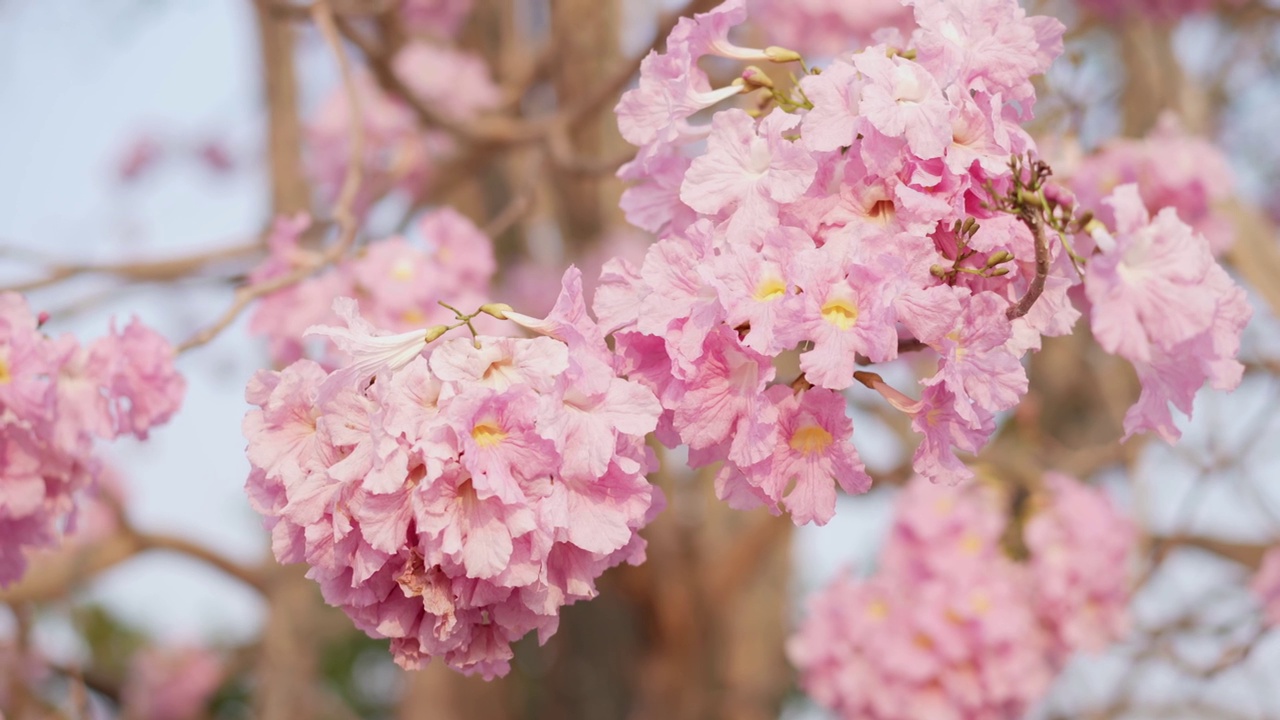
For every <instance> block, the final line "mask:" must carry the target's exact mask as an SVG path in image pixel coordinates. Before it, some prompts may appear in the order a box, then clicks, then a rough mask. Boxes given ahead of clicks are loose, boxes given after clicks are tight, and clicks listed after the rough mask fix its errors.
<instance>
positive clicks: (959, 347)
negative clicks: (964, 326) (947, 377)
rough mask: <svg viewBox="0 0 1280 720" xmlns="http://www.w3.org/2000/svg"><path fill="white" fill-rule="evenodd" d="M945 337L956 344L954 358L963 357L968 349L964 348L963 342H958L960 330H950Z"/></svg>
mask: <svg viewBox="0 0 1280 720" xmlns="http://www.w3.org/2000/svg"><path fill="white" fill-rule="evenodd" d="M947 339H948V340H950V341H951V342H953V343H955V344H956V359H957V360H960V359H962V358H964V356H965V354H966V353H967V352H968V351H967V350H965V347H964V343H962V342H960V331H959V330H952V331H951V332H949V333H947Z"/></svg>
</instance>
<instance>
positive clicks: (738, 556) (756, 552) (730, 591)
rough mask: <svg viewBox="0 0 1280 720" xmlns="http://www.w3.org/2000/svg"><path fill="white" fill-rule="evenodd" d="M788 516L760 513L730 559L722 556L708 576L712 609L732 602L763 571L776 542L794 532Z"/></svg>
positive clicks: (708, 594) (735, 543)
mask: <svg viewBox="0 0 1280 720" xmlns="http://www.w3.org/2000/svg"><path fill="white" fill-rule="evenodd" d="M792 527H793V525H792V523H791V519H790V518H788V517H775V516H773V515H768V514H763V513H762V514H760V515H759V516H758V517H757V518H756V519H755V521H754V522H753V523H752V524H751V525H749V526H748V527H747V528H746V529H745V530H744V531H743V532H742V533H741V534H739V535H738V536H737V537H736V538H735V539H734V540H735V541H734V543H733V547H731V548H730V549H729V551H728V554H727V556H722V557H718V558H717V560H716V568H715V570H714V571H713V572H711V573H710V574H709V575H708V576H707V589H706V595H707V598H708V602H709V603H710V605H711V606H712V607H723V606H724V605H725V604H726V603H729V602H732V600H733V598H734V597H735V596H736V595H737V594H738V593H739V591H740V590H741V589H742V588H743V587H744V586H745V585H746V584H747V583H748V582H749V581H750V580H751V577H752V575H753V574H754V573H755V572H757V571H759V570H760V569H761V558H762V557H764V555H765V554H766V553H767V552H768V551H769V548H770V547H772V546H773V545H774V544H775V543H777V542H780V541H781V540H782V539H783V538H785V537H787V535H789V534H790V533H791V528H792Z"/></svg>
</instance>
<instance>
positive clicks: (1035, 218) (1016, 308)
mask: <svg viewBox="0 0 1280 720" xmlns="http://www.w3.org/2000/svg"><path fill="white" fill-rule="evenodd" d="M1018 219H1019V220H1021V221H1022V224H1023V225H1026V226H1027V229H1028V230H1030V231H1031V236H1032V237H1033V238H1035V244H1036V274H1035V277H1033V278H1031V285H1030V286H1029V287H1028V288H1027V292H1026V294H1025V295H1023V296H1022V297H1021V298H1020V299H1019V300H1018V302H1017V303H1016V304H1014V305H1011V306H1009V309H1008V310H1006V311H1005V316H1006V317H1008V318H1009V319H1010V320H1017V319H1018V318H1020V317H1022V316H1023V315H1026V314H1027V313H1028V312H1030V311H1031V306H1033V305H1035V304H1036V300H1039V299H1040V294H1041V293H1043V292H1044V281H1045V278H1047V277H1048V276H1049V244H1048V242H1047V241H1046V240H1045V239H1044V224H1043V222H1042V221H1041V219H1040V215H1039V214H1038V213H1036V212H1034V211H1033V210H1032V209H1024V210H1023V211H1022V212H1020V213H1018Z"/></svg>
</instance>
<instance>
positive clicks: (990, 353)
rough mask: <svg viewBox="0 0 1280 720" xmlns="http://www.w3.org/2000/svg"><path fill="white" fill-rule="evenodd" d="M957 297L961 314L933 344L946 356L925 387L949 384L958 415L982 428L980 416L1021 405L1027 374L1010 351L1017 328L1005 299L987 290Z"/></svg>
mask: <svg viewBox="0 0 1280 720" xmlns="http://www.w3.org/2000/svg"><path fill="white" fill-rule="evenodd" d="M957 295H958V297H959V299H960V301H961V307H962V308H963V311H962V314H961V316H960V318H959V320H958V322H957V324H956V326H955V328H954V329H953V330H952V331H951V332H949V333H947V334H946V335H945V336H944V337H943V338H942V339H941V340H939V341H937V342H936V343H935V344H934V347H936V348H937V350H938V353H939V354H940V355H941V356H942V358H941V360H940V362H939V364H938V374H937V375H935V376H934V377H932V378H929V379H928V380H925V381H924V384H925V385H937V384H943V385H945V386H946V387H947V389H948V390H949V391H950V392H951V394H952V395H953V396H955V398H956V403H955V408H956V411H957V412H958V413H959V415H960V416H961V417H962V418H964V419H965V420H966V422H969V423H970V424H971V426H972V427H978V426H980V425H981V424H982V419H981V416H980V412H985V413H987V414H994V413H996V412H999V411H1001V410H1007V409H1008V408H1011V407H1013V406H1014V405H1017V404H1018V400H1019V398H1021V397H1022V396H1023V395H1025V394H1026V392H1027V372H1026V370H1025V369H1024V368H1023V367H1022V363H1021V362H1020V361H1019V360H1018V356H1017V355H1015V354H1013V352H1012V351H1011V350H1010V349H1009V347H1008V342H1009V340H1010V339H1011V338H1012V337H1013V328H1012V326H1011V324H1010V322H1009V320H1008V318H1006V317H1005V313H1004V311H1005V308H1006V307H1007V305H1006V303H1005V301H1004V300H1002V299H1000V298H999V297H998V296H996V295H995V294H994V293H989V292H984V293H977V294H974V295H968V294H967V293H964V292H961V291H957ZM969 401H972V405H970V403H969Z"/></svg>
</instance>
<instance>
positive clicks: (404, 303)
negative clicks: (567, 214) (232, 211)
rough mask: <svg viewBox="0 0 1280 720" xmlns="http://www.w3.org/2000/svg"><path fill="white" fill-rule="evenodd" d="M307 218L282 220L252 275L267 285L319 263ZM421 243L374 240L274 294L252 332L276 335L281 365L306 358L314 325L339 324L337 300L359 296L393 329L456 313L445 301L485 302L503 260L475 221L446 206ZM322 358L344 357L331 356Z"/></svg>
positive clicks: (420, 229) (418, 229) (428, 223)
mask: <svg viewBox="0 0 1280 720" xmlns="http://www.w3.org/2000/svg"><path fill="white" fill-rule="evenodd" d="M310 224H311V223H310V220H308V219H307V218H306V217H305V216H299V217H296V218H281V219H279V220H277V221H276V225H275V227H274V229H273V231H272V233H271V235H270V237H269V238H268V246H269V248H270V253H269V255H268V257H267V258H266V259H265V260H264V261H263V262H262V264H261V265H259V266H258V267H257V268H256V269H255V270H254V271H253V273H251V274H250V278H249V279H250V281H251V282H262V281H264V280H268V279H270V278H273V277H277V276H280V275H284V274H287V273H289V272H290V271H292V270H294V269H296V268H299V267H305V266H307V265H309V264H311V263H313V262H314V261H315V255H316V253H315V252H314V251H311V250H309V249H307V248H306V247H305V246H304V245H303V244H302V242H301V238H302V236H303V234H304V233H305V232H306V231H307V229H308V228H309V227H310ZM413 235H415V236H416V242H411V241H410V240H408V239H406V238H402V237H393V238H389V239H386V240H381V241H379V242H375V243H371V244H369V245H368V246H366V247H365V248H363V249H362V250H361V252H360V253H359V254H358V255H357V256H356V257H355V258H353V259H351V260H347V261H344V262H342V263H340V264H338V265H337V266H334V267H332V268H330V269H328V270H326V271H325V272H323V273H321V274H320V275H318V276H316V277H314V278H311V279H309V280H306V281H304V282H301V283H298V284H295V285H291V286H289V287H287V288H284V289H282V290H278V291H276V292H274V293H271V294H269V295H267V296H266V297H265V298H263V299H262V301H261V302H259V303H258V305H257V307H256V308H255V310H254V312H253V315H252V316H251V318H250V321H249V330H250V332H252V333H254V334H257V335H264V336H266V337H267V340H268V347H269V351H270V355H271V359H272V360H273V361H274V362H277V363H280V364H282V365H283V364H287V363H291V362H293V361H294V360H297V359H299V358H301V357H303V355H304V354H306V353H305V351H306V349H307V347H306V342H305V340H304V339H303V335H304V333H305V332H306V330H307V328H309V327H311V326H312V325H317V324H331V323H333V322H336V321H337V316H335V315H334V314H333V311H332V306H333V299H334V298H336V297H353V298H356V299H358V300H359V301H360V303H361V307H362V308H363V310H364V313H365V315H366V316H367V317H368V318H369V320H370V322H372V323H373V324H375V325H377V326H378V327H382V328H386V329H389V330H392V331H402V330H408V329H410V328H414V327H420V326H422V325H428V324H432V323H437V322H441V321H444V320H448V319H449V318H452V317H453V313H452V312H451V311H447V310H445V309H444V308H443V307H442V306H441V305H439V303H440V302H441V301H453V302H456V303H458V304H460V305H478V304H480V303H481V302H483V300H482V298H484V297H485V296H486V295H487V294H488V290H489V283H490V280H491V279H492V278H493V274H494V271H495V269H496V263H495V260H494V256H493V243H492V242H491V241H490V240H489V238H488V237H487V236H486V235H484V233H482V232H481V231H480V229H479V228H477V227H476V226H475V225H474V224H472V223H471V221H470V220H468V219H466V218H465V217H463V216H462V215H460V214H458V213H457V212H456V211H454V210H452V209H449V208H442V209H439V210H435V211H432V212H429V213H427V214H426V215H423V216H422V218H421V219H420V220H419V221H418V222H417V224H416V226H415V228H414V232H413ZM322 362H324V363H325V364H326V366H327V367H332V366H333V364H334V363H335V362H336V359H335V358H334V357H333V356H332V353H326V354H325V356H323V357H322Z"/></svg>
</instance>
